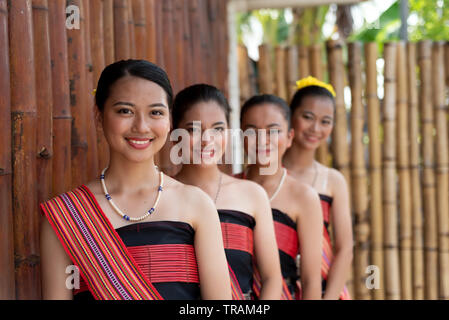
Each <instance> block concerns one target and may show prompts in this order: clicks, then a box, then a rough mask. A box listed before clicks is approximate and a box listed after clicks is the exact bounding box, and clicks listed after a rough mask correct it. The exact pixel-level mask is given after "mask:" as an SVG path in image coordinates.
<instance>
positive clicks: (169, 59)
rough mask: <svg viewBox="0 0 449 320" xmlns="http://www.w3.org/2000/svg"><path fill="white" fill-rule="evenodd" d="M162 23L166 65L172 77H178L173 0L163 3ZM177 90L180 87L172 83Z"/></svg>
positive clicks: (162, 44)
mask: <svg viewBox="0 0 449 320" xmlns="http://www.w3.org/2000/svg"><path fill="white" fill-rule="evenodd" d="M162 12H163V16H162V25H163V30H164V36H163V38H162V43H160V45H161V46H162V47H163V50H164V67H165V71H166V72H167V74H168V76H169V78H170V79H176V61H175V50H173V44H174V36H173V15H172V13H173V6H172V0H166V1H164V2H163V3H162ZM172 85H173V87H174V90H175V92H177V90H178V88H177V85H176V84H175V83H172Z"/></svg>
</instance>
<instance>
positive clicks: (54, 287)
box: [40, 217, 73, 300]
mask: <svg viewBox="0 0 449 320" xmlns="http://www.w3.org/2000/svg"><path fill="white" fill-rule="evenodd" d="M40 246H41V273H42V275H41V276H42V298H43V299H45V300H71V299H73V293H72V290H71V289H68V288H67V287H66V280H67V278H68V277H69V276H70V274H67V273H66V268H67V267H68V266H70V265H72V262H71V260H70V258H69V257H68V256H67V254H66V252H65V251H64V248H63V247H62V244H61V243H60V242H59V240H58V237H57V236H56V233H55V232H54V231H53V229H52V227H51V226H50V223H49V222H48V221H47V219H45V217H42V221H41V232H40Z"/></svg>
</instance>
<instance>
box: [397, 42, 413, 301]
mask: <svg viewBox="0 0 449 320" xmlns="http://www.w3.org/2000/svg"><path fill="white" fill-rule="evenodd" d="M406 57H407V56H406V48H405V43H404V42H399V43H398V45H397V57H396V61H397V62H396V63H397V96H396V112H397V122H396V125H397V127H396V129H397V130H396V137H397V158H398V163H397V170H398V174H399V216H400V224H399V239H400V243H399V246H400V249H399V250H400V268H401V299H403V300H411V299H413V291H412V252H411V249H412V217H411V198H410V194H411V189H410V171H409V170H410V164H409V157H410V150H409V135H408V119H407V115H408V110H407V109H408V106H407V97H408V93H407V76H408V74H407V59H406Z"/></svg>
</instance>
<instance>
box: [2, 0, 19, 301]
mask: <svg viewBox="0 0 449 320" xmlns="http://www.w3.org/2000/svg"><path fill="white" fill-rule="evenodd" d="M8 42H9V41H8V10H7V7H6V0H0V119H2V121H0V146H1V148H0V212H1V214H0V234H1V235H2V241H0V252H1V253H2V254H1V255H0V274H2V275H3V276H2V277H0V299H2V300H3V299H14V298H15V284H14V276H13V275H14V233H13V230H14V229H13V216H12V185H11V183H12V164H11V100H10V84H9V52H8V50H9V44H8Z"/></svg>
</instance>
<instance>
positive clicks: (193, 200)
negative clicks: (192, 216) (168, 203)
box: [165, 176, 211, 207]
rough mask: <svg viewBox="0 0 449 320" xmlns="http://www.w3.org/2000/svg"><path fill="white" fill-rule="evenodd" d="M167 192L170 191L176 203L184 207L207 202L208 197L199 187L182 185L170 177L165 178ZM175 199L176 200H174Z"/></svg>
mask: <svg viewBox="0 0 449 320" xmlns="http://www.w3.org/2000/svg"><path fill="white" fill-rule="evenodd" d="M165 179H166V187H165V189H166V190H167V191H170V193H172V194H171V196H172V197H173V199H176V202H178V203H182V205H186V206H195V207H197V206H198V205H201V204H203V203H204V202H209V200H211V199H210V197H209V196H208V195H207V194H206V193H205V192H204V191H203V190H201V189H200V188H199V187H196V186H192V185H188V184H185V183H182V182H180V181H178V180H176V179H174V178H172V177H169V176H165ZM175 197H176V198H175Z"/></svg>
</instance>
